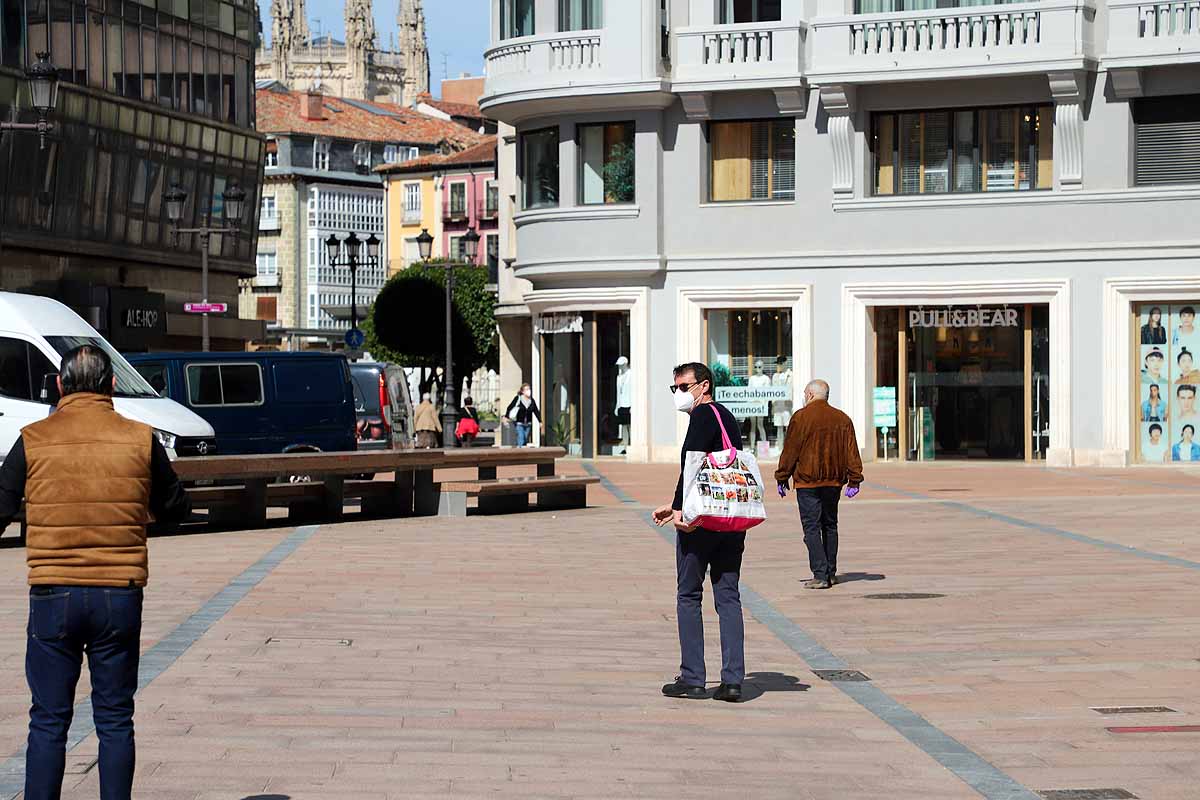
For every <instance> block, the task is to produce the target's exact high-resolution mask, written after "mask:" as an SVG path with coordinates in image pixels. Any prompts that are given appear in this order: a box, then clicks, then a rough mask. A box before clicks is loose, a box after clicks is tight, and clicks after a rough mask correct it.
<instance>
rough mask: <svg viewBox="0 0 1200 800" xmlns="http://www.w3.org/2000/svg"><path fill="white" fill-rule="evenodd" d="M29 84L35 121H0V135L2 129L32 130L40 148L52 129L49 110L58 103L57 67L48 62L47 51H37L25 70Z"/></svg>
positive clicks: (43, 146)
mask: <svg viewBox="0 0 1200 800" xmlns="http://www.w3.org/2000/svg"><path fill="white" fill-rule="evenodd" d="M25 80H26V82H28V84H29V99H30V101H31V103H32V105H33V110H34V111H36V112H37V115H38V121H37V122H0V135H3V132H4V131H32V132H34V133H36V134H37V135H38V139H39V141H40V143H41V149H42V150H45V149H46V135H47V134H48V133H50V131H51V130H53V129H54V126H53V125H51V124H50V121H49V117H50V112H51V111H53V110H54V108H55V107H56V106H57V105H58V69H56V68H55V66H54V65H53V64H52V63H50V54H49V53H38V54H37V61H35V62H34V63H33V64H32V65H30V66H29V68H28V69H26V70H25Z"/></svg>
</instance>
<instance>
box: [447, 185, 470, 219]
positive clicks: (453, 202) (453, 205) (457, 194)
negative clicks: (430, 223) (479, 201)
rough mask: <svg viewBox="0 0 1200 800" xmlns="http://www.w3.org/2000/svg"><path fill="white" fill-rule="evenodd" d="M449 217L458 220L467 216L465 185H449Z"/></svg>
mask: <svg viewBox="0 0 1200 800" xmlns="http://www.w3.org/2000/svg"><path fill="white" fill-rule="evenodd" d="M450 216H451V217H452V218H454V219H459V218H462V217H465V216H467V184H466V183H463V182H459V183H452V184H450Z"/></svg>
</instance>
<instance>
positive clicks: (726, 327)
mask: <svg viewBox="0 0 1200 800" xmlns="http://www.w3.org/2000/svg"><path fill="white" fill-rule="evenodd" d="M705 342H706V351H707V354H708V365H709V368H710V369H712V371H713V379H714V381H715V383H716V387H715V396H716V399H717V401H718V402H720V403H722V404H723V405H724V406H725V407H726V408H728V409H729V410H730V411H731V412H732V413H733V415H734V416H735V417H737V418H738V420H739V421H740V422H741V424H742V439H743V441H744V442H745V445H746V446H747V447H749V448H751V449H753V450H754V451H755V452H756V453H757V454H758V455H759V457H760V458H766V457H771V456H777V455H778V454H779V452H780V451H781V450H782V449H783V437H784V434H786V433H787V426H788V421H789V420H790V419H791V416H792V410H793V409H792V398H793V397H794V392H793V386H792V358H793V353H792V312H791V310H790V309H786V308H758V309H730V310H715V309H714V310H709V311H708V312H706V314H705Z"/></svg>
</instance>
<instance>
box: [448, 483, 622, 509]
mask: <svg viewBox="0 0 1200 800" xmlns="http://www.w3.org/2000/svg"><path fill="white" fill-rule="evenodd" d="M599 482H600V479H599V478H594V477H590V476H579V477H576V476H571V475H548V476H544V477H536V478H526V477H516V478H492V479H489V480H474V481H447V482H445V483H443V484H442V500H443V503H444V507H445V510H444V512H442V513H444V515H446V516H452V517H461V516H466V513H467V498H468V497H477V498H479V511H480V512H481V513H483V514H505V513H514V512H520V511H528V510H529V495H530V494H532V493H534V492H536V493H537V507H538V508H539V509H558V508H586V507H587V487H588V486H590V485H591V484H593V483H599Z"/></svg>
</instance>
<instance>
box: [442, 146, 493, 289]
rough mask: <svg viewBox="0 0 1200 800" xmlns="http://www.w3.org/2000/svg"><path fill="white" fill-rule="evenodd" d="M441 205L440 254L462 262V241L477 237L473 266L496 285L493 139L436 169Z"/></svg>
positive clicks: (456, 155)
mask: <svg viewBox="0 0 1200 800" xmlns="http://www.w3.org/2000/svg"><path fill="white" fill-rule="evenodd" d="M435 168H436V169H437V171H438V173H439V175H440V177H439V178H438V194H439V196H440V198H441V204H442V248H443V249H442V252H444V253H446V254H447V255H448V256H449V257H451V258H459V259H465V258H466V255H465V253H464V252H463V246H462V237H463V235H464V234H465V233H466V232H467V231H468V230H469V229H471V228H474V229H475V232H476V233H478V234H479V253H478V255H477V256H476V258H475V263H477V264H479V265H480V266H486V267H488V268H489V271H490V274H491V276H492V279H491V281H490V283H492V284H495V283H496V272H497V270H498V269H499V261H500V259H499V254H500V224H499V216H500V187H499V185H498V184H497V182H496V137H494V136H493V137H490V138H489V139H488V140H487V141H486V142H483V143H482V144H478V145H475V146H474V147H471V148H469V149H467V150H463V151H462V152H461V153H455V154H454V155H450V156H446V157H445V158H443V159H441V160H440V161H439V162H437V165H436V167H435Z"/></svg>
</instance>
